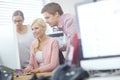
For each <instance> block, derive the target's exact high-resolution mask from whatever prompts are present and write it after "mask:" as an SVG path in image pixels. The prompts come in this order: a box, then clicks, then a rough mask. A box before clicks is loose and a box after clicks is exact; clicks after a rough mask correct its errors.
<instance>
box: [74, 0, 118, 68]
mask: <svg viewBox="0 0 120 80" xmlns="http://www.w3.org/2000/svg"><path fill="white" fill-rule="evenodd" d="M119 4H120V0H103V1H98V2H92V3H86V4H77V5H76V13H77V20H78V27H79V32H80V38H81V46H82V54H81V61H80V64H81V66H82V67H83V68H85V69H88V70H93V69H95V70H96V69H99V70H101V69H102V70H103V69H118V68H120V64H119V62H120V36H119V34H120V22H119V21H120V5H119Z"/></svg>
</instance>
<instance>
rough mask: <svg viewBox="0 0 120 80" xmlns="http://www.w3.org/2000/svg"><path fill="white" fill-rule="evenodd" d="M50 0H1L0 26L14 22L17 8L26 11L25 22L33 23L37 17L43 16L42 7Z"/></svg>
mask: <svg viewBox="0 0 120 80" xmlns="http://www.w3.org/2000/svg"><path fill="white" fill-rule="evenodd" d="M48 2H50V0H0V26H2V25H9V24H12V14H13V12H14V11H15V10H21V11H22V12H23V13H24V17H25V21H24V24H31V22H32V21H33V20H34V19H35V18H40V17H42V15H41V8H42V7H43V5H44V4H46V3H48Z"/></svg>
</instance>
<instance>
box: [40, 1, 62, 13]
mask: <svg viewBox="0 0 120 80" xmlns="http://www.w3.org/2000/svg"><path fill="white" fill-rule="evenodd" d="M44 12H48V13H50V14H52V15H54V14H55V13H56V12H58V13H59V14H60V15H62V14H63V10H62V8H61V6H60V5H59V4H58V3H54V2H52V3H48V4H46V5H45V6H44V7H43V8H42V10H41V13H44Z"/></svg>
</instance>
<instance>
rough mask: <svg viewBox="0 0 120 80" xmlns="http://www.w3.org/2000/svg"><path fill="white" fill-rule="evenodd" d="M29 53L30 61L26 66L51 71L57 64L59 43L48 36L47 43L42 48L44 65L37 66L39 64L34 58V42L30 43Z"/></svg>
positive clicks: (41, 70)
mask: <svg viewBox="0 0 120 80" xmlns="http://www.w3.org/2000/svg"><path fill="white" fill-rule="evenodd" d="M30 53H31V56H30V61H29V65H28V66H27V67H29V68H31V69H35V68H39V69H40V72H51V71H53V70H54V69H55V68H56V67H57V66H58V65H59V44H58V41H57V40H56V39H54V38H49V41H48V43H47V44H46V45H45V46H44V48H43V49H42V54H43V55H42V57H43V63H44V66H39V65H40V64H39V63H38V62H37V59H36V58H35V51H34V43H32V45H31V49H30Z"/></svg>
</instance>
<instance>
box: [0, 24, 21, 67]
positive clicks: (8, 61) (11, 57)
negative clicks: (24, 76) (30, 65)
mask: <svg viewBox="0 0 120 80" xmlns="http://www.w3.org/2000/svg"><path fill="white" fill-rule="evenodd" d="M0 65H4V66H6V67H9V68H12V69H19V68H20V60H19V53H18V42H17V36H16V29H15V27H14V26H13V25H11V24H10V25H2V26H0Z"/></svg>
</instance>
